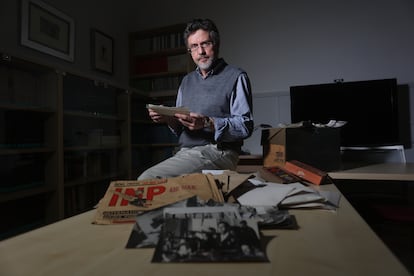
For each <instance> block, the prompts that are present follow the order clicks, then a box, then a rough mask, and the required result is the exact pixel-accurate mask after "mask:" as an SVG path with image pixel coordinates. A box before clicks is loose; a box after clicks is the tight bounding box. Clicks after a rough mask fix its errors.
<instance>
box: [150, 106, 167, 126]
mask: <svg viewBox="0 0 414 276" xmlns="http://www.w3.org/2000/svg"><path fill="white" fill-rule="evenodd" d="M148 114H149V116H150V118H151V120H152V121H154V122H155V123H165V122H166V121H167V120H166V116H164V115H161V114H158V113H157V112H155V111H154V110H152V109H150V108H148Z"/></svg>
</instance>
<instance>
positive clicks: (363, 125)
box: [290, 79, 403, 146]
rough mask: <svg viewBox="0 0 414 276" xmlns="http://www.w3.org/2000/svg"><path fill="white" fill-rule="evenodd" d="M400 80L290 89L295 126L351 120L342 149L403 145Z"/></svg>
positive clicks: (342, 139)
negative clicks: (400, 121)
mask: <svg viewBox="0 0 414 276" xmlns="http://www.w3.org/2000/svg"><path fill="white" fill-rule="evenodd" d="M397 92H398V89H397V80H396V79H382V80H370V81H357V82H341V83H331V84H318V85H305V86H292V87H290V100H291V118H292V123H296V122H301V121H311V122H313V123H327V122H328V121H329V120H337V121H339V120H340V121H347V122H348V123H347V124H346V125H345V126H343V127H342V128H341V146H383V145H396V144H403V141H402V140H401V139H402V138H401V137H400V135H399V117H398V116H399V114H398V93H397Z"/></svg>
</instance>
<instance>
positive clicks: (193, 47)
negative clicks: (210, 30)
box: [187, 41, 213, 53]
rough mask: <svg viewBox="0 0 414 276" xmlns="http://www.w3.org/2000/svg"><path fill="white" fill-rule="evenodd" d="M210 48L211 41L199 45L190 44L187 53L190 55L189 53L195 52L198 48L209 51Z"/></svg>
mask: <svg viewBox="0 0 414 276" xmlns="http://www.w3.org/2000/svg"><path fill="white" fill-rule="evenodd" d="M211 46H213V41H204V42H201V43H200V44H191V45H190V48H188V49H187V50H188V52H189V53H191V52H194V51H197V50H198V48H200V47H201V48H203V49H209V48H210V47H211Z"/></svg>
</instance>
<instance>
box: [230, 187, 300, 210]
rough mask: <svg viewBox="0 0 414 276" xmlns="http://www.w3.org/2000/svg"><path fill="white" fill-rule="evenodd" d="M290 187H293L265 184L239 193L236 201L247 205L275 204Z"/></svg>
mask: <svg viewBox="0 0 414 276" xmlns="http://www.w3.org/2000/svg"><path fill="white" fill-rule="evenodd" d="M292 189H294V188H293V187H289V186H287V185H285V184H276V183H272V184H267V185H266V186H265V187H259V188H256V189H253V190H251V191H249V192H247V193H245V194H243V195H241V196H240V197H238V198H237V201H239V202H240V204H242V205H248V206H256V205H259V206H277V205H278V204H279V203H280V202H281V201H282V200H283V199H284V198H286V195H287V194H289V193H290V192H291V191H292Z"/></svg>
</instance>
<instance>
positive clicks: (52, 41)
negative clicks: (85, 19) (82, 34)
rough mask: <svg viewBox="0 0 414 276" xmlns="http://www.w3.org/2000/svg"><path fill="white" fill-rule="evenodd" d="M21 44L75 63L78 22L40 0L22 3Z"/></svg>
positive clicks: (25, 0)
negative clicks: (76, 26)
mask: <svg viewBox="0 0 414 276" xmlns="http://www.w3.org/2000/svg"><path fill="white" fill-rule="evenodd" d="M21 43H22V45H24V46H27V47H29V48H32V49H35V50H38V51H40V52H43V53H46V54H49V55H52V56H55V57H58V58H61V59H64V60H67V61H71V62H73V61H74V55H75V53H74V45H75V22H74V20H73V19H72V18H71V17H69V16H68V15H66V14H64V13H63V12H61V11H59V10H58V9H56V8H54V7H52V6H50V5H48V4H46V3H44V2H42V1H40V0H22V7H21Z"/></svg>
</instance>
